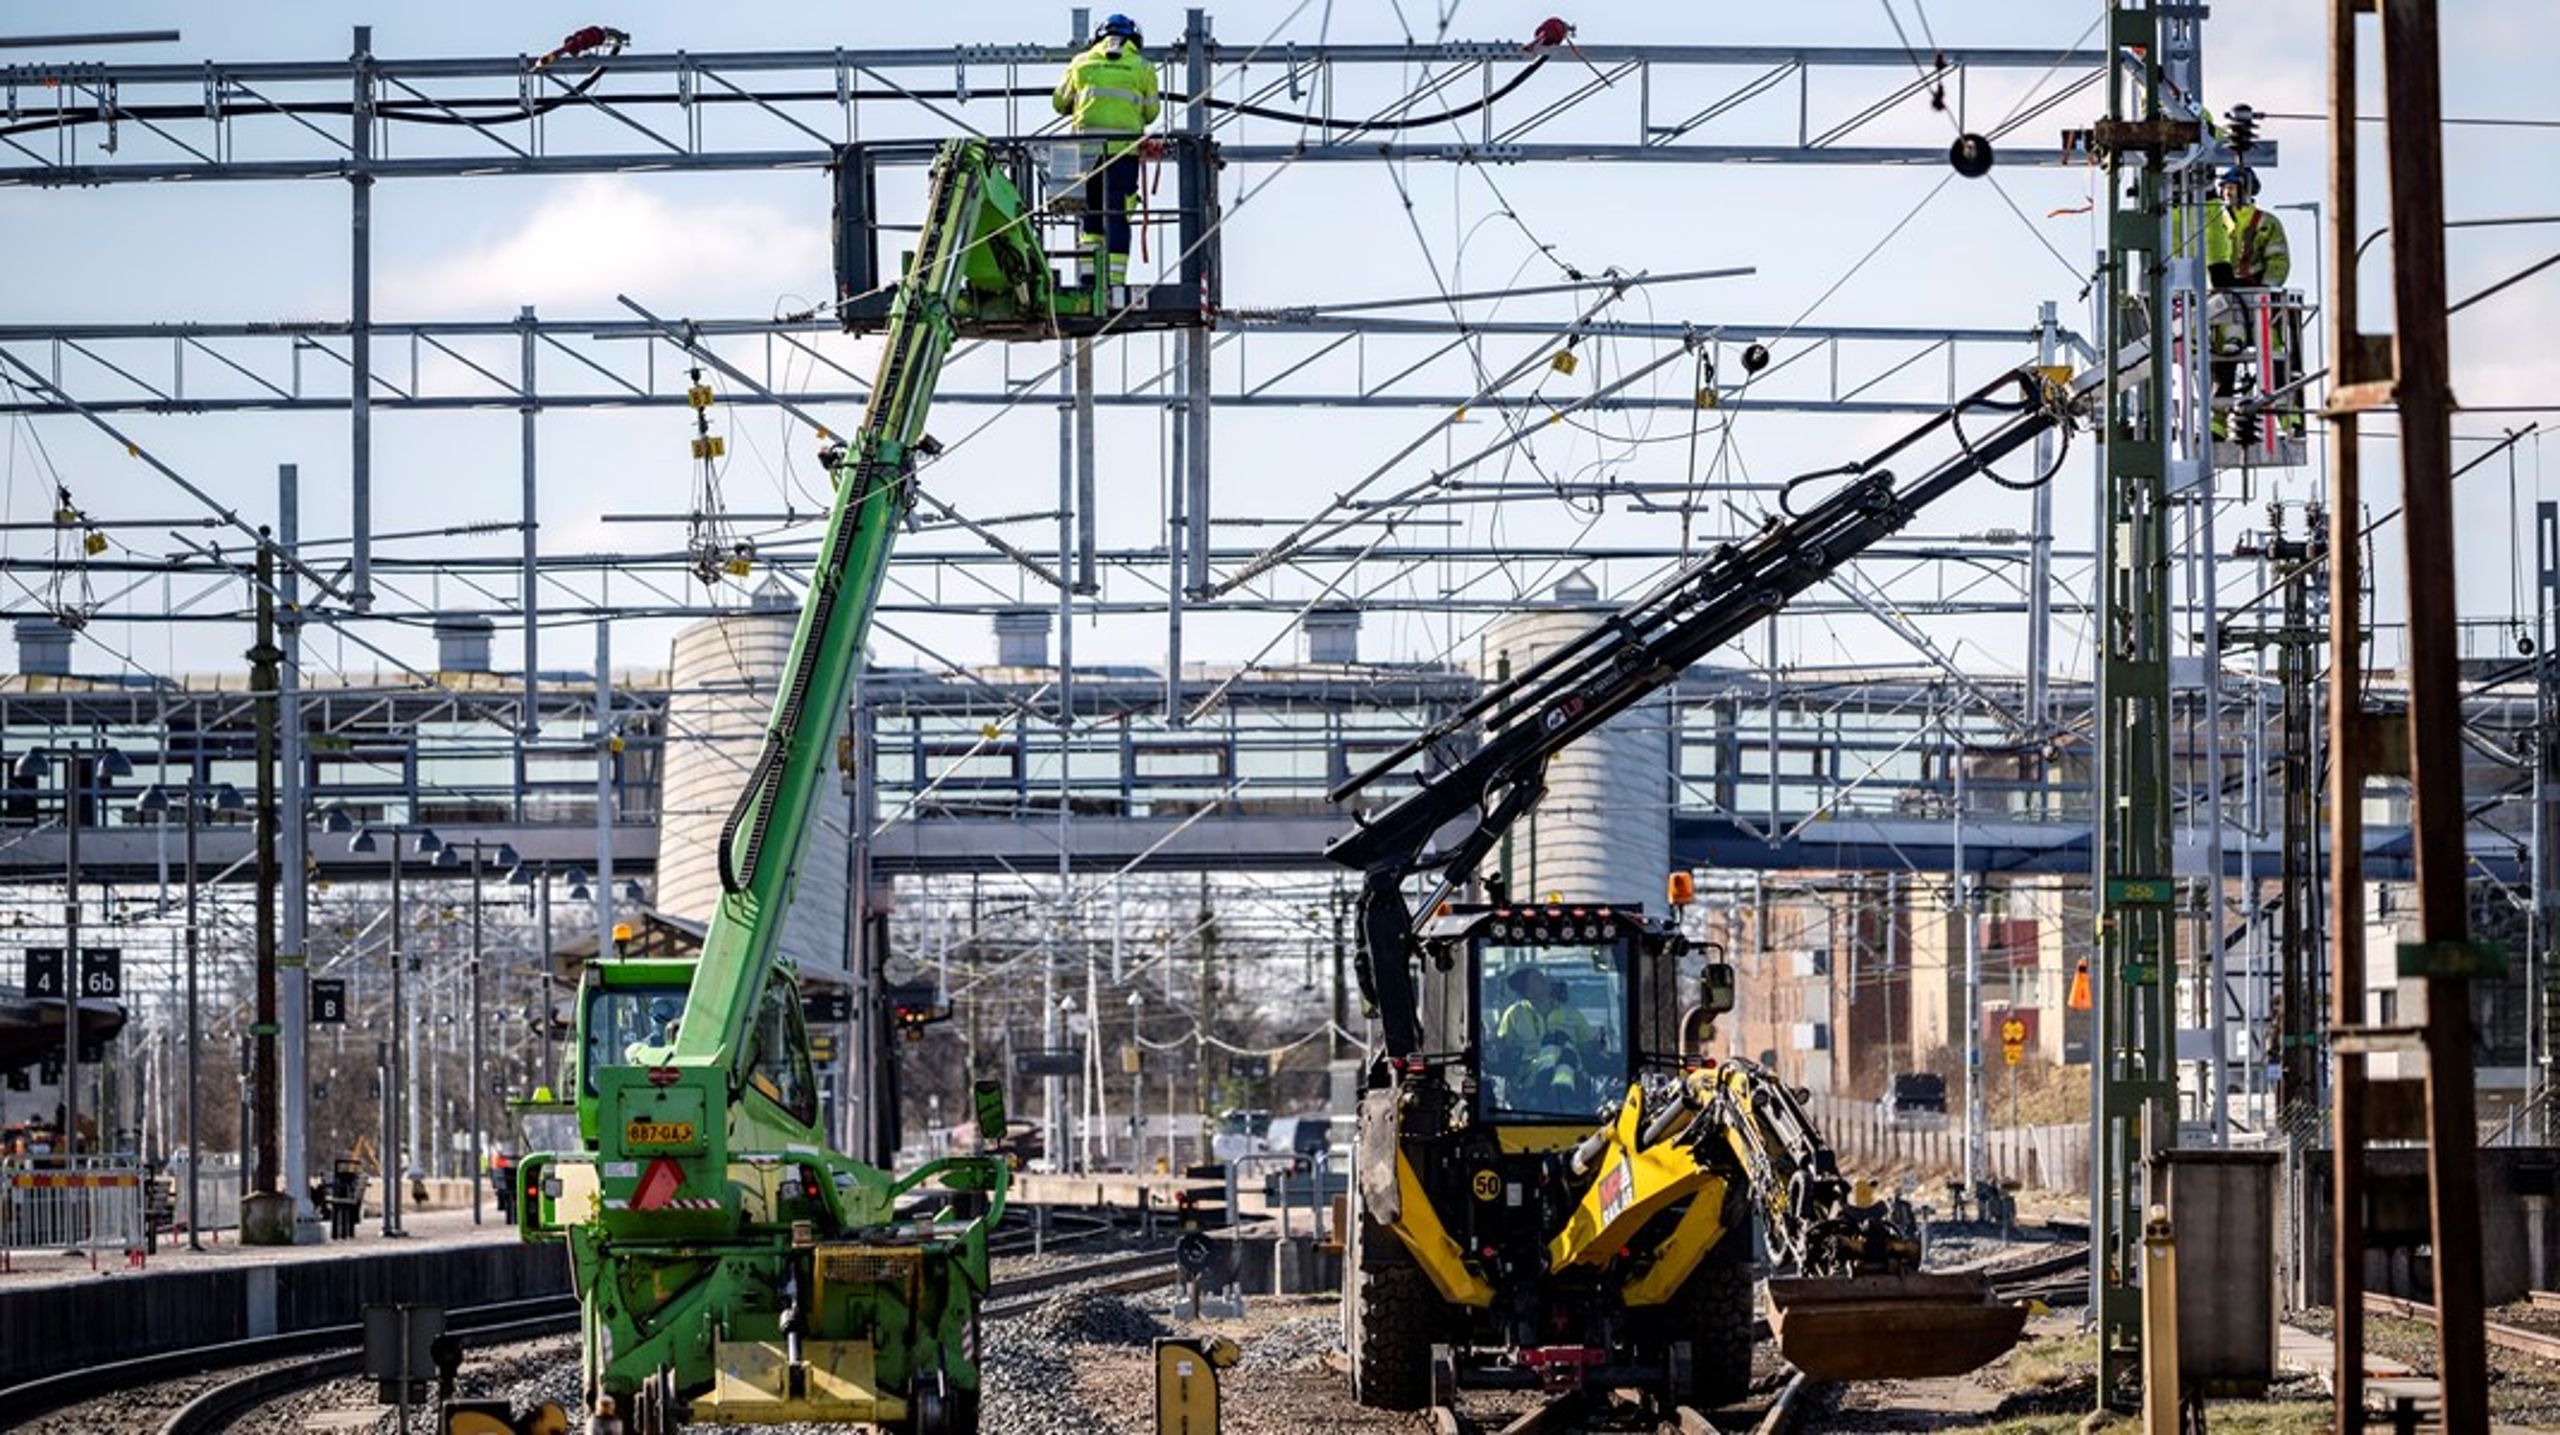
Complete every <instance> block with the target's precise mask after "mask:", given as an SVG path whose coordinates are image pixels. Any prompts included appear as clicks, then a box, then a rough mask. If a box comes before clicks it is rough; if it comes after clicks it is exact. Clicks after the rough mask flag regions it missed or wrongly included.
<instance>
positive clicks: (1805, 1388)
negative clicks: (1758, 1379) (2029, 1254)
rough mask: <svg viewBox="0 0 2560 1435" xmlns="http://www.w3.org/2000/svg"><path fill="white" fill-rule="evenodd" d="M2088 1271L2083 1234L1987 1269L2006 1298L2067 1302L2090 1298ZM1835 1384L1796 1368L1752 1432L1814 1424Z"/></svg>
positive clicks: (1777, 1433)
mask: <svg viewBox="0 0 2560 1435" xmlns="http://www.w3.org/2000/svg"><path fill="white" fill-rule="evenodd" d="M2083 1229H2084V1230H2085V1228H2083ZM2088 1269H2089V1244H2088V1242H2087V1240H2086V1239H2085V1238H2082V1239H2079V1240H2078V1242H2077V1244H2071V1245H2066V1246H2064V1247H2063V1248H2062V1249H2059V1250H2057V1251H2055V1252H2054V1253H2053V1254H2051V1255H2049V1256H2038V1257H2036V1258H2034V1259H2032V1260H2026V1261H2016V1262H2011V1263H2008V1264H2004V1265H1996V1266H1990V1267H1987V1268H1985V1274H1988V1275H1989V1276H1990V1277H1991V1287H1992V1289H1993V1290H1995V1291H1997V1292H1998V1293H1999V1294H2000V1295H2001V1296H2003V1297H2004V1298H2006V1299H2009V1300H2037V1301H2044V1302H2047V1303H2049V1304H2057V1305H2062V1304H2070V1303H2073V1302H2076V1301H2079V1300H2082V1299H2084V1298H2085V1297H2086V1296H2087V1293H2088ZM1829 1388H1830V1387H1829V1386H1828V1385H1827V1384H1826V1383H1825V1382H1823V1381H1819V1380H1814V1379H1812V1378H1810V1377H1808V1376H1807V1375H1806V1374H1805V1373H1804V1372H1803V1371H1801V1370H1799V1371H1795V1372H1792V1373H1791V1374H1790V1375H1789V1376H1788V1377H1787V1382H1786V1384H1785V1385H1784V1386H1782V1387H1780V1388H1779V1390H1778V1393H1777V1394H1776V1395H1775V1396H1774V1397H1772V1398H1771V1400H1770V1402H1769V1408H1768V1411H1767V1413H1765V1414H1764V1415H1762V1416H1761V1418H1760V1420H1759V1421H1758V1422H1757V1423H1756V1424H1754V1425H1753V1426H1752V1435H1794V1432H1796V1431H1798V1430H1805V1429H1811V1428H1813V1427H1812V1424H1811V1422H1812V1421H1813V1420H1815V1419H1816V1418H1818V1416H1819V1413H1820V1412H1821V1411H1822V1410H1823V1408H1824V1406H1825V1400H1824V1394H1825V1392H1826V1391H1827V1390H1828V1389H1829Z"/></svg>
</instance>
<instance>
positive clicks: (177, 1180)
mask: <svg viewBox="0 0 2560 1435" xmlns="http://www.w3.org/2000/svg"><path fill="white" fill-rule="evenodd" d="M168 1175H169V1189H170V1199H171V1200H172V1202H174V1203H175V1209H174V1212H173V1215H174V1219H175V1220H176V1222H177V1225H178V1227H179V1228H180V1229H182V1230H183V1229H185V1227H186V1225H187V1155H186V1153H185V1152H183V1151H182V1152H180V1153H178V1154H177V1155H174V1156H172V1157H170V1158H169V1170H168ZM241 1189H242V1187H241V1167H240V1158H239V1157H238V1156H237V1155H231V1156H208V1157H206V1158H205V1163H204V1171H203V1172H202V1174H200V1175H199V1176H198V1177H197V1178H196V1207H197V1217H196V1225H197V1227H198V1228H199V1229H201V1230H207V1231H229V1230H237V1229H238V1228H239V1225H240V1192H241Z"/></svg>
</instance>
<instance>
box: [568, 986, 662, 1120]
mask: <svg viewBox="0 0 2560 1435" xmlns="http://www.w3.org/2000/svg"><path fill="white" fill-rule="evenodd" d="M683 1024H684V988H682V987H675V986H668V987H601V986H600V987H594V988H591V989H589V991H588V993H587V1050H586V1059H585V1060H584V1061H581V1062H579V1063H578V1070H579V1071H580V1072H581V1073H582V1074H583V1080H584V1082H585V1085H586V1089H587V1094H588V1095H590V1096H592V1095H594V1094H595V1089H596V1071H597V1070H598V1069H599V1068H601V1067H607V1066H629V1065H631V1064H632V1053H633V1052H635V1051H637V1050H639V1049H640V1048H642V1047H644V1046H656V1047H664V1046H667V1045H668V1044H670V1043H672V1042H673V1041H674V1040H675V1039H676V1031H677V1030H678V1028H680V1027H681V1026H683Z"/></svg>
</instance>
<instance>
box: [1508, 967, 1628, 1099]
mask: <svg viewBox="0 0 2560 1435" xmlns="http://www.w3.org/2000/svg"><path fill="white" fill-rule="evenodd" d="M1476 970H1477V981H1478V982H1479V983H1480V984H1481V985H1480V986H1479V988H1478V990H1477V1003H1476V1009H1477V1010H1478V1011H1481V1012H1482V1013H1484V1030H1483V1031H1482V1032H1481V1033H1480V1039H1481V1040H1482V1041H1483V1043H1484V1048H1483V1049H1484V1072H1485V1077H1486V1081H1485V1088H1486V1095H1485V1103H1486V1113H1487V1114H1488V1115H1490V1116H1492V1117H1493V1118H1495V1119H1496V1120H1500V1119H1504V1118H1511V1119H1523V1118H1528V1119H1557V1118H1566V1119H1573V1120H1580V1119H1584V1118H1587V1117H1589V1116H1591V1115H1592V1114H1593V1113H1594V1112H1595V1111H1597V1110H1598V1109H1599V1108H1600V1107H1602V1106H1603V1105H1606V1104H1608V1103H1611V1102H1614V1101H1617V1100H1618V1099H1619V1098H1620V1097H1622V1096H1624V1095H1625V1094H1626V1087H1627V1032H1626V1020H1627V987H1626V968H1625V966H1624V964H1623V962H1622V961H1621V951H1620V944H1619V943H1617V942H1593V943H1587V944H1582V945H1567V944H1556V945H1546V944H1540V945H1536V946H1528V945H1521V946H1511V945H1504V944H1499V943H1491V942H1488V943H1486V944H1485V945H1484V947H1483V948H1482V952H1481V960H1480V961H1479V962H1478V963H1477V967H1476Z"/></svg>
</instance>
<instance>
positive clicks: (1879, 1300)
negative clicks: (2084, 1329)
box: [1769, 1275, 2027, 1380]
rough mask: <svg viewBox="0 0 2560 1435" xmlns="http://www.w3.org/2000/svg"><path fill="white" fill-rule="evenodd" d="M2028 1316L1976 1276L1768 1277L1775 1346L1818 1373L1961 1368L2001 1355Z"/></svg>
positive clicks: (1866, 1376)
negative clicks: (1769, 1279)
mask: <svg viewBox="0 0 2560 1435" xmlns="http://www.w3.org/2000/svg"><path fill="white" fill-rule="evenodd" d="M2026 1325H2027V1308H2026V1307H2025V1306H2022V1305H2012V1304H2008V1303H2005V1302H2003V1301H2001V1300H2000V1299H1999V1298H1998V1297H1997V1296H1995V1295H1994V1294H1993V1293H1992V1290H1991V1282H1990V1281H1989V1280H1988V1279H1986V1278H1985V1277H1982V1276H1978V1275H1899V1276H1857V1277H1837V1278H1824V1279H1803V1278H1797V1279H1781V1280H1772V1281H1770V1282H1769V1329H1770V1330H1771V1331H1772V1332H1773V1333H1774V1334H1776V1336H1777V1337H1778V1353H1779V1354H1780V1355H1783V1356H1785V1357H1786V1358H1787V1363H1788V1364H1790V1365H1793V1366H1794V1367H1795V1368H1796V1369H1798V1370H1801V1371H1803V1372H1804V1373H1805V1374H1807V1375H1809V1376H1811V1377H1813V1378H1814V1379H1816V1380H1919V1379H1925V1378H1927V1377H1930V1376H1938V1375H1962V1374H1964V1373H1965V1372H1966V1371H1968V1370H1974V1369H1978V1368H1980V1367H1982V1366H1984V1365H1988V1364H1990V1363H1991V1362H1992V1361H1994V1360H1997V1359H1999V1358H2000V1357H2001V1356H2003V1355H2005V1354H2007V1353H2008V1351H2009V1348H2010V1347H2011V1346H2014V1345H2016V1344H2017V1343H2018V1335H2019V1333H2020V1332H2021V1331H2023V1330H2025V1329H2026Z"/></svg>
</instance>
